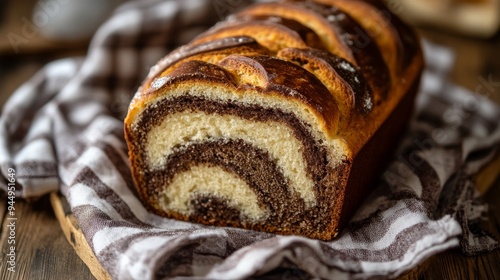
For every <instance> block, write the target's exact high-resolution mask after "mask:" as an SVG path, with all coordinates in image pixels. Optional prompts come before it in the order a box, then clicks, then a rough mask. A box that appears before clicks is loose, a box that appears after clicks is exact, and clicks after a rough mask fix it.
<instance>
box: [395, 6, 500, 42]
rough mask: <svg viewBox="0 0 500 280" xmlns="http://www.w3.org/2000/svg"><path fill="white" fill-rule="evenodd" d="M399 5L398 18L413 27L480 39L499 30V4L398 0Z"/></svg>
mask: <svg viewBox="0 0 500 280" xmlns="http://www.w3.org/2000/svg"><path fill="white" fill-rule="evenodd" d="M386 1H388V2H389V3H390V2H391V1H392V0H386ZM399 4H400V6H399V7H398V11H399V12H398V15H400V16H401V17H402V18H404V19H406V20H407V21H409V22H411V23H414V24H424V25H432V26H436V27H439V28H443V29H447V30H450V31H453V32H457V33H460V34H464V35H468V36H474V37H481V38H489V37H491V36H493V35H495V34H496V33H497V32H498V29H499V28H500V0H446V1H442V0H439V1H436V0H400V2H399ZM389 7H391V6H390V5H389Z"/></svg>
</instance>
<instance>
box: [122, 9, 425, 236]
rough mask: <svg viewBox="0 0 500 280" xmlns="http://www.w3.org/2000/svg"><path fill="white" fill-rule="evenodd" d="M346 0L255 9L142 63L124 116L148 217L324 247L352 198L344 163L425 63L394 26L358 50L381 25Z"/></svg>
mask: <svg viewBox="0 0 500 280" xmlns="http://www.w3.org/2000/svg"><path fill="white" fill-rule="evenodd" d="M336 2H339V3H340V4H339V5H338V6H337V5H336V4H335V3H336ZM347 2H350V1H347ZM347 2H345V1H340V0H338V1H337V0H331V1H327V0H324V1H285V2H284V3H278V4H277V3H266V4H257V5H254V6H252V7H250V8H248V9H247V10H244V11H242V12H240V13H239V14H237V15H235V16H233V17H230V18H229V19H227V20H226V21H225V22H223V23H220V24H218V25H216V26H215V27H214V28H212V29H211V30H208V31H207V32H205V33H203V34H201V35H200V36H198V37H197V38H195V39H194V40H193V41H192V42H191V43H189V44H187V45H185V46H183V47H181V48H179V49H177V50H175V51H173V52H172V53H171V54H169V55H168V56H167V57H165V58H164V59H162V60H161V61H160V62H159V63H158V64H157V65H156V66H155V67H153V68H152V70H151V72H150V74H149V76H148V78H147V79H146V81H145V83H144V84H143V86H142V87H141V88H140V89H139V91H138V92H137V94H136V96H135V97H134V99H133V100H132V102H131V105H130V107H129V112H128V115H127V118H126V119H125V136H126V140H127V144H128V147H129V155H130V161H131V168H132V173H133V177H134V180H135V183H136V185H137V190H138V192H139V195H140V198H141V199H142V201H143V202H144V204H145V205H146V206H147V207H148V208H149V209H150V210H152V211H154V212H155V213H157V214H160V215H163V216H165V217H168V218H175V219H180V220H186V221H192V222H197V223H203V224H209V225H219V226H236V227H242V228H247V229H253V230H261V231H268V232H275V233H279V234H299V235H304V236H308V237H312V238H319V239H324V240H329V239H331V238H333V237H334V236H335V235H336V234H337V233H338V230H339V228H340V220H341V215H342V213H343V212H344V211H345V210H346V208H345V205H344V204H345V201H349V203H351V204H352V203H356V202H357V201H359V199H357V200H356V199H354V196H353V195H352V194H351V193H352V192H353V190H352V189H350V183H349V182H350V181H351V180H353V178H351V175H352V174H351V171H352V169H353V168H355V167H354V165H353V163H354V162H356V159H357V158H359V157H357V156H358V155H359V154H362V152H360V151H362V150H363V147H364V145H365V144H366V143H367V142H369V141H370V138H371V137H372V136H373V135H374V134H375V132H376V131H377V129H379V128H380V126H381V125H382V123H383V122H384V120H385V119H387V118H388V116H389V114H390V113H391V111H392V110H393V109H394V108H395V107H396V106H397V105H398V103H399V102H400V100H401V99H402V98H403V96H404V95H405V92H406V91H408V90H409V88H410V86H411V85H412V84H413V82H412V83H407V82H406V80H407V79H408V80H409V81H413V80H416V77H417V76H418V74H417V73H418V71H419V68H420V67H421V65H420V64H421V63H420V62H419V60H418V59H419V57H418V56H419V53H418V47H414V46H406V45H408V44H418V43H417V42H416V40H415V39H414V41H411V40H410V41H409V40H406V41H405V40H400V39H399V36H400V35H399V32H401V29H398V28H396V27H390V28H387V30H385V31H383V34H379V35H380V36H378V37H377V38H375V37H374V38H370V41H369V43H368V44H367V45H365V47H364V50H361V51H360V50H359V49H357V47H358V46H357V45H356V44H355V43H356V40H357V39H356V38H358V37H360V36H362V35H365V36H370V33H369V32H368V31H366V30H368V29H369V28H370V25H372V24H374V23H375V22H377V21H380V20H381V19H380V17H378V16H376V15H377V14H376V12H373V11H377V9H378V8H377V7H375V6H371V5H369V4H367V3H365V2H359V3H360V4H359V8H360V9H369V10H370V11H372V12H373V13H371V14H370V13H367V17H366V18H364V19H363V20H359V19H358V18H359V17H361V16H363V15H362V14H361V13H359V11H356V12H353V13H349V11H348V10H344V9H348V8H349V7H350V6H351V5H356V4H352V3H347ZM352 2H353V3H354V2H358V1H352ZM387 24H390V22H387ZM389 26H392V25H389ZM355 32H357V33H356V34H354V33H355ZM360 32H361V33H360ZM360 34H361V35H360ZM356 36H357V37H356ZM405 36H410V35H408V34H406V35H405ZM380 38H381V39H380ZM353 42H354V43H353ZM384 49H389V50H390V51H394V54H393V55H394V56H396V59H394V58H393V57H392V56H388V55H387V54H386V53H384V52H383V51H382V50H384ZM409 52H411V53H409ZM408 56H409V57H416V58H415V62H414V63H413V64H412V63H407V62H406V60H407V59H405V58H406V57H408ZM401 73H405V74H404V75H405V78H402V77H401V76H402V75H401ZM385 146H386V145H382V146H380V147H379V149H381V150H384V149H386V147H385ZM360 170H361V169H360ZM356 172H358V171H356ZM367 174H368V175H367V176H368V177H369V176H371V175H370V174H371V173H370V172H368V173H367ZM354 181H355V182H354V183H353V185H355V184H357V182H358V181H359V180H356V179H354ZM360 182H361V181H360ZM363 182H364V181H363ZM351 196H352V197H351Z"/></svg>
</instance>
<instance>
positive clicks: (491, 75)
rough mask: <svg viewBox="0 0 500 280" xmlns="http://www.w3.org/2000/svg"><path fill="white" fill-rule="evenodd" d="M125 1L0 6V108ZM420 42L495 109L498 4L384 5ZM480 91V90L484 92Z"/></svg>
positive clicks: (404, 1)
mask: <svg viewBox="0 0 500 280" xmlns="http://www.w3.org/2000/svg"><path fill="white" fill-rule="evenodd" d="M125 1H127V0H85V1H83V0H23V1H15V0H2V1H0V107H1V106H3V104H4V103H5V101H6V99H7V98H8V97H9V96H10V94H11V93H12V92H13V91H14V90H15V89H16V88H17V87H19V85H21V84H22V83H23V82H24V81H26V80H27V79H29V78H30V77H31V76H32V75H33V74H34V73H35V72H36V71H37V70H38V69H40V68H41V67H42V66H43V65H44V64H46V63H47V62H49V61H51V60H54V59H57V58H62V57H70V56H84V55H85V53H86V51H87V48H88V44H89V42H90V39H91V37H92V34H93V33H94V32H95V30H96V29H97V28H98V26H99V25H100V24H101V23H102V22H103V21H105V20H106V18H108V17H109V16H110V15H111V13H112V12H113V10H114V9H115V8H116V7H117V6H118V5H120V4H122V3H123V2H125ZM386 4H387V5H388V7H389V8H390V9H391V10H392V11H393V12H394V13H395V14H397V15H398V16H400V17H402V18H403V19H404V20H405V21H407V22H409V23H410V24H412V25H414V26H416V27H417V30H418V32H419V33H420V34H421V35H422V37H423V38H425V39H427V40H429V41H430V42H435V43H437V44H441V45H443V46H447V47H449V48H451V49H453V50H454V51H455V61H456V62H455V63H456V64H455V67H454V68H453V70H452V73H451V79H452V80H453V81H454V82H455V83H457V84H459V85H461V86H464V87H466V88H468V89H470V90H471V91H477V89H478V88H479V87H481V83H484V81H485V80H486V81H489V83H490V86H488V87H485V86H483V88H482V92H481V93H483V94H487V95H489V97H490V98H491V99H493V100H495V101H496V102H498V103H500V33H499V31H498V30H499V26H500V0H440V1H434V0H386ZM485 89H486V90H485Z"/></svg>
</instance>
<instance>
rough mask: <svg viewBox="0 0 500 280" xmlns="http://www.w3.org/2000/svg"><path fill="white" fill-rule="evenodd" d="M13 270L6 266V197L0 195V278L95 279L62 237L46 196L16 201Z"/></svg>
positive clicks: (7, 245)
mask: <svg viewBox="0 0 500 280" xmlns="http://www.w3.org/2000/svg"><path fill="white" fill-rule="evenodd" d="M15 205H16V216H17V218H18V219H17V222H16V257H17V258H16V272H14V273H12V272H9V271H8V270H7V268H6V265H7V264H6V260H5V257H6V254H7V253H8V251H7V250H8V249H9V248H8V247H9V246H10V245H9V244H8V243H7V240H6V237H7V234H8V233H7V228H6V222H7V220H6V219H5V211H4V210H5V208H6V198H5V196H2V197H1V199H0V209H2V210H0V214H1V217H2V218H1V220H2V228H1V237H0V247H1V255H0V279H2V280H10V279H40V280H44V279H51V280H52V279H53V280H59V279H60V280H67V279H82V280H85V279H94V277H93V276H92V274H91V273H90V270H89V269H88V268H87V266H85V264H84V263H83V262H82V261H81V260H80V259H79V258H78V256H77V255H76V254H75V252H74V251H73V249H72V248H71V246H69V244H68V242H67V241H66V238H65V237H64V234H63V232H62V231H61V228H60V227H59V224H58V222H57V219H56V218H55V216H54V214H53V212H52V210H51V205H50V202H49V199H48V197H47V196H46V197H43V198H41V199H40V200H39V201H36V202H31V203H27V202H24V201H22V200H21V199H18V200H17V201H16V204H15Z"/></svg>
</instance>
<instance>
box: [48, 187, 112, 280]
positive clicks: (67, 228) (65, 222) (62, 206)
mask: <svg viewBox="0 0 500 280" xmlns="http://www.w3.org/2000/svg"><path fill="white" fill-rule="evenodd" d="M50 202H51V203H52V207H53V209H54V212H55V214H56V217H57V219H58V220H59V224H60V225H61V228H62V231H63V232H64V235H65V236H66V239H67V240H68V242H69V243H70V244H71V246H73V248H74V249H75V252H76V254H77V255H78V256H79V257H80V258H81V259H82V261H83V262H84V263H85V264H86V265H87V266H88V267H89V269H90V271H91V272H92V274H93V275H94V276H95V278H97V279H101V280H108V279H111V276H110V275H109V274H108V272H107V271H106V270H105V269H104V268H103V267H102V266H101V265H100V264H99V261H98V260H97V258H96V257H95V255H94V253H93V252H92V248H90V246H89V244H88V243H87V240H86V239H85V236H84V235H83V232H82V231H81V229H80V227H79V226H78V222H77V221H76V219H75V216H74V215H73V213H71V209H70V208H69V205H68V203H67V201H66V198H65V197H63V196H62V195H61V194H58V193H52V194H51V195H50Z"/></svg>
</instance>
